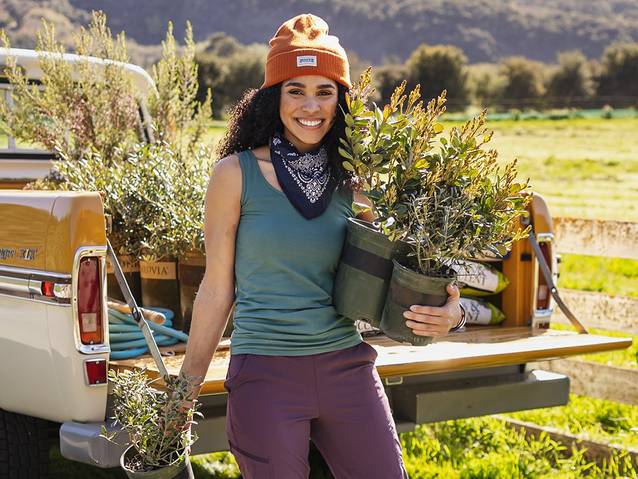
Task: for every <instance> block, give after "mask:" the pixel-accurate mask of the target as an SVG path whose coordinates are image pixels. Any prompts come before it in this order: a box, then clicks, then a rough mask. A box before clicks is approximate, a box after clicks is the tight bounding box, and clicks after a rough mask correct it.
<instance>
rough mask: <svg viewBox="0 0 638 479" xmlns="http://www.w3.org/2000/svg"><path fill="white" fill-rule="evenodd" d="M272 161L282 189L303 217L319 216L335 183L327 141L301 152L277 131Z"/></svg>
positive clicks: (325, 206)
mask: <svg viewBox="0 0 638 479" xmlns="http://www.w3.org/2000/svg"><path fill="white" fill-rule="evenodd" d="M270 161H271V162H272V164H273V167H274V168H275V174H276V175H277V180H279V184H280V185H281V189H282V190H283V192H284V193H285V194H286V196H287V197H288V200H289V201H290V203H292V205H293V206H294V207H295V208H296V209H297V211H299V213H301V215H302V216H303V217H304V218H306V219H312V218H316V217H317V216H319V215H321V214H322V213H323V212H324V211H325V210H326V208H328V205H329V204H330V199H331V198H332V193H333V191H334V189H335V186H336V185H335V179H334V178H333V175H332V174H331V168H330V164H329V163H328V150H327V149H326V147H325V146H324V145H321V146H320V147H319V148H317V149H316V150H313V151H309V152H307V153H303V154H302V153H299V151H297V148H296V147H295V146H294V145H293V144H292V143H290V142H289V141H288V140H287V139H286V138H285V137H284V136H283V135H281V134H280V133H275V134H274V136H273V137H272V138H271V140H270Z"/></svg>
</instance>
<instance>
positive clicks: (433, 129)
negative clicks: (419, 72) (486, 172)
mask: <svg viewBox="0 0 638 479" xmlns="http://www.w3.org/2000/svg"><path fill="white" fill-rule="evenodd" d="M372 91H373V89H372V87H371V69H370V68H368V69H367V70H366V71H365V72H364V73H363V74H362V75H361V78H360V81H359V83H357V84H356V85H355V86H354V87H353V88H352V89H351V90H350V92H349V94H348V96H347V97H346V101H347V106H348V111H346V112H344V114H345V121H346V138H343V139H341V148H340V150H339V151H340V153H341V155H342V157H343V166H344V168H345V169H346V170H348V171H350V172H351V174H352V176H353V177H354V178H355V179H356V183H357V184H358V185H360V188H361V191H362V193H363V194H364V195H366V196H367V197H368V198H369V199H370V200H371V202H372V203H373V205H374V209H375V214H376V216H377V220H376V221H375V223H374V224H371V223H368V222H365V221H362V220H358V219H355V218H350V219H349V220H348V232H347V236H346V241H345V244H344V250H343V252H342V256H341V260H340V264H339V267H338V270H337V275H336V279H335V288H334V292H333V299H334V304H335V307H336V309H337V311H338V312H339V313H340V314H343V315H344V316H346V317H349V318H351V319H353V320H362V321H366V322H368V323H370V324H371V325H372V326H374V327H378V326H379V324H380V322H381V315H382V312H383V307H384V303H385V297H386V292H387V289H388V286H389V283H390V277H391V275H392V268H393V266H392V260H393V259H394V258H404V257H405V256H406V254H407V252H408V250H409V248H408V247H407V244H406V243H405V242H404V241H403V240H404V239H405V235H406V231H407V228H406V222H407V220H408V216H407V213H408V210H409V207H410V203H411V201H412V198H413V197H414V196H415V195H418V192H419V188H420V184H421V175H422V172H423V170H424V168H425V163H424V162H423V161H422V160H421V159H420V158H418V157H417V156H415V153H416V152H418V151H427V150H428V149H429V144H430V141H431V139H432V138H433V137H434V136H435V135H436V134H437V133H438V132H440V131H441V130H442V128H443V127H442V125H441V124H440V123H438V117H439V116H440V115H441V114H442V113H443V112H444V111H445V106H444V104H445V93H443V95H441V96H440V97H439V98H437V99H436V100H433V101H431V102H430V103H428V105H427V107H425V108H424V107H423V104H422V102H421V101H420V100H419V98H420V96H421V95H420V91H419V88H418V87H417V88H416V89H414V90H413V91H412V92H411V93H410V94H409V95H407V96H406V95H404V91H405V82H404V83H403V84H402V85H400V86H399V87H398V88H397V89H396V90H395V91H394V93H393V95H392V97H391V100H390V103H389V104H388V105H386V106H385V107H383V108H380V107H378V106H376V105H375V104H373V106H372V109H370V108H368V106H367V105H366V103H367V100H368V97H369V95H370V94H371V93H372ZM358 212H359V210H358V209H355V213H358Z"/></svg>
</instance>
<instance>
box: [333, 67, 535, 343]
mask: <svg viewBox="0 0 638 479" xmlns="http://www.w3.org/2000/svg"><path fill="white" fill-rule="evenodd" d="M370 73H371V71H370V69H368V70H366V72H364V73H363V75H362V77H361V80H360V82H359V83H358V84H357V85H356V86H355V87H354V88H353V89H352V91H351V92H352V95H351V96H349V97H348V99H347V100H348V102H347V103H348V110H349V111H348V112H346V115H345V120H346V125H347V128H346V138H345V139H342V148H341V150H340V153H341V155H342V156H343V157H344V162H343V166H344V168H345V169H347V170H349V171H351V172H352V174H353V176H355V178H356V179H357V182H358V183H359V184H360V185H361V186H362V191H363V193H364V194H365V195H366V196H367V197H368V198H369V199H370V200H371V202H372V204H373V207H374V209H375V213H376V217H377V221H376V223H375V226H376V227H377V230H376V232H374V233H373V232H371V231H370V230H368V231H366V234H367V235H368V236H371V235H372V234H375V235H376V236H377V237H380V236H381V237H383V238H382V239H383V240H385V241H386V245H387V244H390V245H393V246H391V247H388V249H389V250H390V251H391V253H389V254H387V255H386V257H385V258H384V259H386V260H389V259H392V263H393V267H392V268H386V270H385V271H386V272H387V271H391V279H390V278H387V279H386V277H384V278H383V280H384V281H383V284H381V283H380V287H379V288H378V290H380V291H386V297H385V298H384V299H380V298H378V297H375V298H374V299H373V300H372V301H371V300H370V299H371V298H370V296H368V295H366V294H364V292H366V291H367V292H369V293H368V294H369V295H371V294H378V291H377V290H374V291H371V289H370V288H369V287H368V284H370V283H371V280H370V278H366V277H365V276H364V275H363V274H360V272H359V274H358V277H357V276H356V275H354V274H352V273H350V274H343V273H342V270H346V272H347V271H348V269H350V268H351V264H350V265H349V264H348V263H353V261H352V260H348V259H347V258H346V261H342V262H341V264H340V267H339V269H340V271H339V272H338V275H337V282H336V287H335V291H334V296H335V304H336V305H337V308H338V310H340V311H342V314H344V315H346V316H349V317H351V318H352V319H355V320H356V319H363V320H368V321H369V318H367V317H365V316H363V315H360V314H359V313H360V310H355V311H354V315H353V314H352V308H353V307H352V306H350V303H349V301H350V300H352V301H353V302H354V304H355V306H354V308H358V305H357V303H356V298H355V295H354V294H353V292H359V298H360V299H359V300H360V301H361V298H363V301H364V302H368V303H369V304H373V305H374V307H375V308H377V307H378V306H379V305H383V310H382V314H381V321H380V323H379V324H378V326H379V327H380V328H381V329H382V330H383V331H384V332H385V333H386V334H387V335H388V336H389V337H391V338H393V339H396V340H399V341H407V342H410V343H412V344H427V343H428V342H429V341H430V338H426V337H423V336H417V335H414V334H413V333H412V330H411V329H410V328H408V327H407V326H405V319H404V317H403V312H404V311H405V310H407V309H409V307H410V306H411V305H412V304H425V305H432V306H441V305H443V304H444V303H445V302H446V300H447V292H446V290H445V286H446V285H447V283H449V282H450V281H453V280H455V278H456V272H455V270H454V268H452V267H451V266H453V265H456V261H457V260H459V259H460V258H467V257H475V256H480V255H482V254H484V253H488V252H489V253H492V254H493V253H495V252H496V253H499V252H500V253H504V252H505V250H506V249H507V248H508V246H509V245H510V244H511V242H512V241H513V240H515V239H519V238H521V237H523V235H524V231H520V228H519V222H518V219H519V217H520V216H521V215H522V214H524V213H525V204H526V199H525V197H524V196H523V195H522V194H521V193H522V192H523V190H524V189H525V188H526V187H527V183H524V184H523V183H518V182H517V180H516V163H515V162H512V163H509V164H506V165H504V166H503V167H499V166H498V164H497V153H496V151H494V150H489V151H487V150H486V149H485V145H486V144H487V143H488V142H489V141H490V139H491V135H492V133H491V132H489V131H487V129H486V128H485V115H486V113H485V111H484V112H482V113H481V114H480V115H479V116H478V117H477V118H474V119H473V120H470V121H469V122H467V123H466V124H465V125H463V126H462V127H455V128H452V130H451V132H450V135H449V137H448V138H444V137H441V136H440V134H441V133H442V131H443V125H442V124H441V123H439V117H440V115H441V114H442V113H443V112H444V111H445V106H444V104H445V91H444V92H443V93H442V94H441V95H440V96H439V97H438V98H435V99H432V100H431V101H430V102H428V104H427V105H424V104H423V102H422V101H421V100H420V97H421V95H420V90H419V87H418V86H417V87H416V88H415V89H414V90H412V91H411V92H410V93H409V94H408V95H405V94H404V92H405V82H404V83H403V84H401V85H400V86H399V87H398V88H397V89H396V90H395V91H394V93H393V95H392V98H391V101H390V104H388V105H386V106H385V107H384V108H383V109H381V108H379V107H377V106H376V105H374V104H373V106H372V108H371V109H370V108H368V107H367V106H366V104H365V100H366V98H367V96H368V95H369V94H370V92H371V87H370ZM354 222H355V221H352V220H351V222H350V223H351V224H352V223H354ZM352 230H353V228H350V229H349V239H348V240H347V241H350V242H351V243H355V246H356V240H352V239H351V238H357V236H356V235H354V234H351V231H352ZM359 230H361V228H359ZM396 245H401V247H400V248H397V247H396ZM406 245H407V247H406ZM348 249H351V244H348V243H347V244H346V246H345V247H344V253H348ZM386 251H387V250H386ZM397 252H400V253H399V254H397ZM365 253H366V254H368V258H370V255H369V253H370V251H365ZM344 256H346V255H344ZM361 256H362V257H364V258H365V255H361ZM368 261H369V259H368ZM361 269H363V268H361ZM457 269H458V268H457ZM346 276H350V277H349V278H345V277H346ZM344 278H345V279H347V281H346V280H345V279H344ZM348 308H350V310H349V309H348ZM357 314H359V316H357ZM376 314H378V312H377V313H376ZM375 320H376V318H375ZM369 322H371V324H372V325H373V326H377V324H375V321H369Z"/></svg>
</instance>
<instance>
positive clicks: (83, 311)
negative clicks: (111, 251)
mask: <svg viewBox="0 0 638 479" xmlns="http://www.w3.org/2000/svg"><path fill="white" fill-rule="evenodd" d="M78 321H79V323H80V340H81V341H82V343H83V344H99V343H101V342H102V341H103V339H102V291H101V287H100V262H99V259H98V258H95V257H87V258H82V260H80V271H79V273H78Z"/></svg>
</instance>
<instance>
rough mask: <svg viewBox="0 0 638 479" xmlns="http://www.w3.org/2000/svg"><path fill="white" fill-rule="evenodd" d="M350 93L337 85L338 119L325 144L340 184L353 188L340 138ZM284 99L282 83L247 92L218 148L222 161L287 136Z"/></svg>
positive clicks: (232, 111) (229, 122) (239, 102)
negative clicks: (281, 107) (281, 112)
mask: <svg viewBox="0 0 638 479" xmlns="http://www.w3.org/2000/svg"><path fill="white" fill-rule="evenodd" d="M347 92H348V89H347V88H346V87H345V86H343V85H341V84H340V83H337V111H336V116H335V120H334V122H333V124H332V127H331V128H330V130H329V131H328V133H326V136H325V137H324V140H323V141H324V144H325V145H326V146H327V148H328V160H329V162H330V165H331V167H332V174H333V175H334V176H335V177H336V179H337V183H338V184H339V185H345V186H348V187H350V188H353V187H354V186H355V185H354V183H353V179H352V175H351V174H350V173H349V172H348V171H347V170H345V169H344V168H343V166H342V165H341V162H342V161H343V160H342V159H341V155H340V154H339V151H338V148H339V138H342V137H345V127H346V123H345V120H344V114H343V112H344V111H347V106H346V93H347ZM280 99H281V83H278V84H276V85H272V86H270V87H268V88H264V89H262V90H258V89H250V90H246V91H245V92H244V94H243V96H242V97H241V99H240V100H239V101H238V102H237V103H236V104H235V105H234V107H233V108H232V109H231V113H230V119H229V121H228V128H227V130H226V135H225V136H224V138H223V140H222V141H221V142H220V144H219V146H218V147H217V153H218V155H219V158H224V157H225V156H228V155H231V154H233V153H238V152H240V151H244V150H248V149H253V148H257V147H259V146H264V145H267V144H268V142H269V140H270V138H271V137H272V136H273V134H274V133H275V132H278V133H283V131H284V125H283V123H282V122H281V118H280V117H279V101H280Z"/></svg>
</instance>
